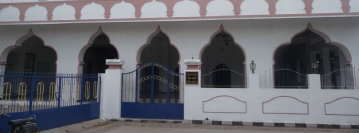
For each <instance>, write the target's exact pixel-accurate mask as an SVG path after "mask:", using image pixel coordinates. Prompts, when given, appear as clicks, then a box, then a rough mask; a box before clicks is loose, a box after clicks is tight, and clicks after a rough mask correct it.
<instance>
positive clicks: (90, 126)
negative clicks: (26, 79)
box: [41, 120, 359, 133]
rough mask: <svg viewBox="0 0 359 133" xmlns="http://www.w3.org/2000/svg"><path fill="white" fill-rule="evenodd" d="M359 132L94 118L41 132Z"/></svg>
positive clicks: (352, 131)
mask: <svg viewBox="0 0 359 133" xmlns="http://www.w3.org/2000/svg"><path fill="white" fill-rule="evenodd" d="M219 132H220V133H359V129H317V128H284V127H283V128H282V127H280V128H279V127H253V126H214V125H191V124H167V123H136V122H105V121H101V120H94V121H89V122H84V123H79V124H75V125H70V126H66V127H62V128H57V129H52V130H48V131H43V132H41V133H219Z"/></svg>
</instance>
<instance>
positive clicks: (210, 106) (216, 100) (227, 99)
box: [202, 95, 247, 114]
mask: <svg viewBox="0 0 359 133" xmlns="http://www.w3.org/2000/svg"><path fill="white" fill-rule="evenodd" d="M220 103H226V104H220ZM202 111H203V113H241V114H242V113H243V114H246V113H247V102H246V101H242V100H239V99H238V98H235V97H233V96H228V95H220V96H215V97H213V98H211V99H208V100H206V101H203V102H202Z"/></svg>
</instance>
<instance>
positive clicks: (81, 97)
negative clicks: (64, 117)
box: [79, 74, 85, 105]
mask: <svg viewBox="0 0 359 133" xmlns="http://www.w3.org/2000/svg"><path fill="white" fill-rule="evenodd" d="M79 79H80V80H81V87H80V94H81V96H80V104H81V105H82V102H83V100H84V99H85V98H84V97H85V95H84V94H85V80H84V74H81V75H80V77H79Z"/></svg>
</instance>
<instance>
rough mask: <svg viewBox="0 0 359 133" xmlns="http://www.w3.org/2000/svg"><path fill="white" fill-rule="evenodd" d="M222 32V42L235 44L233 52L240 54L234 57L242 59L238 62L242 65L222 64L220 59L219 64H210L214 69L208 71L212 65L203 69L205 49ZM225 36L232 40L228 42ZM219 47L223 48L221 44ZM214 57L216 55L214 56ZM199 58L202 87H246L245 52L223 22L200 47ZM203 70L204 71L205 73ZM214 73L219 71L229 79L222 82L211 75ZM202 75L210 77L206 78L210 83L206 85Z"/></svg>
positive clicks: (204, 65)
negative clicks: (223, 37) (235, 50)
mask: <svg viewBox="0 0 359 133" xmlns="http://www.w3.org/2000/svg"><path fill="white" fill-rule="evenodd" d="M222 34H224V35H225V39H224V42H226V44H224V46H226V45H227V44H228V45H229V44H232V45H233V44H234V46H236V47H237V48H238V49H237V48H236V49H237V52H234V53H237V54H240V55H236V57H237V56H238V59H240V61H242V60H243V62H240V64H242V65H239V64H235V63H234V64H233V63H232V64H231V65H228V64H227V65H226V64H223V61H222V62H221V61H220V62H218V63H219V65H218V64H212V65H215V66H214V69H213V70H211V71H209V70H210V69H212V67H208V68H207V69H208V70H207V69H205V67H206V66H207V65H206V64H205V61H204V59H203V58H204V54H205V51H206V50H207V48H209V47H210V46H212V44H213V43H214V42H213V41H214V40H215V39H216V38H217V39H218V36H223V35H222ZM227 37H229V38H230V39H232V40H230V41H229V42H228V40H227ZM213 46H214V45H213ZM212 49H213V48H212ZM220 49H221V50H222V49H224V48H223V46H221V48H220ZM232 50H233V49H232ZM239 50H240V52H238V51H239ZM232 52H233V51H232ZM225 55H228V54H222V56H225ZM216 57H218V56H216ZM223 58H225V57H223ZM241 58H242V59H241ZM199 59H201V61H202V65H201V71H202V87H211V86H212V87H215V88H221V87H222V86H226V88H228V87H229V88H246V87H247V84H246V82H247V78H246V77H247V67H246V61H247V59H246V52H245V50H244V48H243V47H242V46H241V45H239V44H238V43H237V42H236V41H235V38H234V37H233V35H232V34H231V33H230V32H228V31H227V30H226V29H225V28H224V26H223V24H222V25H221V26H220V28H219V30H217V31H216V32H215V33H213V34H212V36H211V37H210V39H209V42H208V43H207V44H205V45H204V46H203V47H202V49H201V51H200V53H199ZM227 62H233V61H227ZM234 62H235V61H234ZM221 66H223V67H221ZM231 67H232V68H231ZM237 69H238V70H237ZM204 71H206V73H205V72H204ZM222 71H224V72H222ZM242 71H243V72H242ZM215 73H220V75H222V76H224V77H226V78H228V79H226V80H229V82H224V81H223V82H222V80H218V78H216V77H213V75H214V74H215ZM210 75H212V76H210ZM204 76H208V77H212V78H208V84H210V85H208V84H207V83H206V84H205V83H204V81H205V79H204V78H203V77H204ZM217 76H218V75H217ZM232 76H233V77H232ZM235 76H236V77H235ZM210 80H212V81H210ZM215 81H216V84H214V83H215ZM242 82H243V83H242ZM217 83H218V84H217ZM222 83H223V85H222ZM224 84H225V85H224ZM213 85H214V86H213Z"/></svg>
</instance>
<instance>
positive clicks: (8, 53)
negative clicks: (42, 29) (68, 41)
mask: <svg viewBox="0 0 359 133" xmlns="http://www.w3.org/2000/svg"><path fill="white" fill-rule="evenodd" d="M56 61H57V53H56V51H55V50H54V49H53V48H51V47H48V46H46V45H45V44H44V42H43V41H42V39H41V38H39V37H38V36H35V35H34V34H33V33H32V31H30V32H29V33H28V34H27V35H25V36H24V37H22V38H20V39H19V40H18V41H17V42H16V44H15V46H10V47H8V48H7V49H5V50H4V52H3V53H2V62H3V64H5V67H4V68H5V73H4V74H3V75H5V76H4V77H3V78H1V83H2V84H8V85H10V86H11V87H10V88H7V89H11V96H12V98H14V97H16V96H21V97H23V98H24V99H23V100H28V99H29V98H30V89H31V87H32V85H34V86H35V87H38V84H43V87H44V88H49V86H50V84H51V83H56V78H55V75H56ZM4 68H3V69H4ZM35 75H36V76H43V77H36V78H34V81H33V79H32V76H35ZM29 76H31V77H29ZM33 83H35V84H33ZM4 88H5V87H4V86H2V87H1V89H0V93H1V94H2V93H3V92H2V91H3V90H4ZM20 88H21V91H20ZM8 91H9V90H8ZM37 93H38V90H37V89H35V90H34V94H37ZM42 93H43V94H44V95H43V99H45V100H46V99H48V93H49V90H48V89H45V90H44V91H43V92H42Z"/></svg>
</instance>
